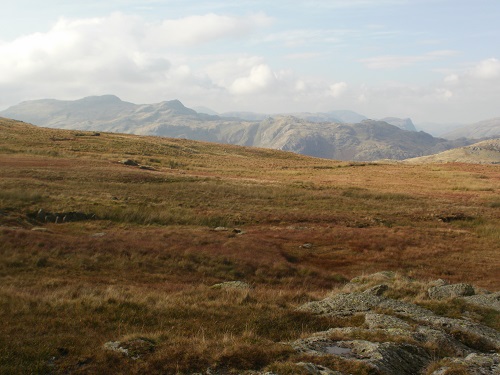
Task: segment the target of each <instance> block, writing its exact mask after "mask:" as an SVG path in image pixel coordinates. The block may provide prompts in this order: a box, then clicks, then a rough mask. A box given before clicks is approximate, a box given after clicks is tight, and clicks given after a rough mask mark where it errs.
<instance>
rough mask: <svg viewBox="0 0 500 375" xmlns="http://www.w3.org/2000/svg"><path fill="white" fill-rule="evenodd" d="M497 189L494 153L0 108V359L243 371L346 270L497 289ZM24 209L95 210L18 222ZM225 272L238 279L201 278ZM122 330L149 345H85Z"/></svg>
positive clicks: (263, 357)
mask: <svg viewBox="0 0 500 375" xmlns="http://www.w3.org/2000/svg"><path fill="white" fill-rule="evenodd" d="M127 158H130V159H134V160H137V161H138V162H140V163H141V164H142V165H148V166H151V167H153V168H154V170H145V169H140V168H139V167H132V166H126V165H123V164H121V163H119V161H120V160H123V159H127ZM499 191H500V167H499V166H485V165H467V164H446V165H399V164H398V165H392V164H391V165H383V164H357V163H340V162H335V161H331V160H322V159H314V158H307V157H303V156H299V155H295V154H291V153H283V152H278V151H273V150H264V149H251V148H242V147H236V146H230V145H215V144H209V143H200V142H192V141H187V140H173V139H162V138H156V137H137V136H132V135H121V134H108V133H102V134H101V135H100V136H93V135H92V133H85V132H83V133H82V132H76V131H63V130H53V129H41V128H36V127H33V126H30V125H27V124H23V123H17V122H14V121H10V120H1V119H0V279H1V283H0V305H1V308H0V318H1V319H2V322H3V323H4V324H2V325H1V327H2V328H0V348H2V349H0V373H12V372H20V373H29V372H35V373H43V372H55V373H59V372H60V373H63V372H65V371H69V372H71V373H103V369H109V368H113V369H114V370H115V371H116V373H134V372H141V371H142V372H147V373H154V372H163V373H176V372H179V373H182V372H189V371H201V370H203V369H206V368H207V367H208V366H212V367H214V366H215V367H218V368H235V369H248V368H261V367H263V366H265V365H267V364H269V363H272V362H273V361H276V360H277V359H279V358H285V357H287V356H290V355H291V354H290V353H289V351H288V349H287V348H286V347H284V346H282V345H279V344H277V342H279V341H280V340H287V339H291V338H297V337H298V336H300V334H303V333H308V332H314V331H317V330H319V329H322V328H329V327H331V326H332V325H339V324H340V325H341V324H342V322H339V321H336V322H331V321H325V320H323V319H319V318H312V317H309V316H305V315H303V314H298V313H295V312H293V308H294V307H295V306H297V305H299V304H301V303H303V302H305V301H308V300H312V299H315V298H319V297H320V296H323V294H324V292H325V290H329V289H331V288H333V287H335V286H337V285H339V283H340V282H342V281H343V280H345V278H350V277H353V276H355V275H358V274H361V273H371V272H375V271H379V270H396V271H399V272H401V273H404V274H407V275H410V276H414V277H420V278H445V279H448V280H450V281H452V282H454V281H466V282H472V283H474V284H476V285H479V286H483V287H487V288H491V289H498V287H499V286H500V280H499V279H498V268H499V265H500V259H499V258H500V252H499V250H500V245H499V243H500V216H499V211H498V210H499V207H500V199H499V198H498V196H499V195H498V193H499ZM40 208H42V209H44V210H45V211H47V212H69V211H81V212H85V213H92V214H95V215H96V216H97V217H98V220H93V221H85V222H75V223H64V224H51V223H49V224H41V223H35V222H33V221H30V219H28V218H27V215H28V214H30V213H35V212H37V211H38V210H39V209H40ZM34 225H36V226H43V227H44V228H45V229H46V230H47V231H33V230H30V229H31V228H32V227H33V226H34ZM217 226H226V227H229V228H231V229H232V228H234V227H237V228H239V229H241V230H243V231H244V233H243V234H241V235H239V234H235V233H233V232H232V231H231V230H229V231H214V230H212V229H213V228H215V227H217ZM305 243H310V244H312V246H302V245H304V244H305ZM226 280H244V281H247V282H250V283H252V284H253V285H254V286H255V289H253V290H252V291H250V292H248V291H217V290H213V289H210V288H209V286H210V285H212V284H213V283H216V282H220V281H226ZM134 336H145V337H149V338H150V339H152V340H154V341H155V342H156V343H157V349H156V350H155V352H154V353H153V354H150V355H148V357H147V358H146V359H144V360H142V359H141V360H138V361H132V360H124V359H123V358H122V357H121V356H120V355H119V354H114V353H111V352H107V351H104V350H102V345H103V344H104V343H105V342H107V341H111V340H123V339H125V338H128V337H134Z"/></svg>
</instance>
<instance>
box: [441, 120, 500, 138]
mask: <svg viewBox="0 0 500 375" xmlns="http://www.w3.org/2000/svg"><path fill="white" fill-rule="evenodd" d="M498 137H500V117H497V118H493V119H490V120H485V121H480V122H477V123H475V124H472V125H467V126H464V127H461V128H459V129H456V130H453V131H451V132H448V133H446V134H443V138H446V139H458V138H470V139H483V138H498Z"/></svg>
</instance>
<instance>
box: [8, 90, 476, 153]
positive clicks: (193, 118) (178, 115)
mask: <svg viewBox="0 0 500 375" xmlns="http://www.w3.org/2000/svg"><path fill="white" fill-rule="evenodd" d="M0 115H1V116H5V117H9V118H13V119H17V120H22V121H26V122H31V123H34V124H36V125H39V126H45V127H51V128H60V129H75V130H87V131H107V132H118V133H130V134H140V135H155V136H164V137H174V138H186V139H192V140H199V141H209V142H217V143H228V144H236V145H244V146H255V147H266V148H272V149H277V150H286V151H291V152H297V153H301V154H304V155H309V156H315V157H322V158H330V159H337V160H354V161H373V160H378V159H398V160H400V159H406V158H412V157H418V156H422V155H429V154H434V153H437V152H441V151H444V150H447V149H450V148H455V147H459V146H464V145H467V144H470V142H468V141H467V140H458V141H447V140H445V139H442V138H434V137H432V136H430V135H429V134H426V133H423V132H416V131H413V130H414V127H413V123H412V122H411V120H409V119H405V120H402V119H397V118H388V119H387V121H388V122H392V123H393V124H395V126H392V125H389V124H388V123H387V122H384V121H373V120H362V121H361V122H359V123H343V122H341V123H339V122H332V121H334V120H335V118H336V117H338V118H340V119H341V121H347V120H350V121H354V120H360V119H362V118H363V117H362V116H360V115H358V114H356V113H354V112H350V111H333V112H330V113H326V114H298V115H297V116H279V115H277V116H273V117H268V116H266V117H265V118H260V117H252V116H255V115H254V114H250V115H251V116H250V115H248V116H246V118H249V119H250V120H252V121H247V120H241V119H238V118H236V117H234V116H237V115H241V116H244V115H245V114H241V113H233V114H231V116H233V117H219V116H216V115H208V114H203V113H198V112H196V111H194V110H192V109H189V108H187V107H185V106H184V105H183V104H182V103H181V102H179V101H178V100H172V101H167V102H162V103H156V104H147V105H137V104H132V103H127V102H123V101H121V100H120V99H119V98H117V97H116V96H112V95H106V96H101V97H88V98H84V99H80V100H76V101H56V100H39V101H29V102H24V103H21V104H19V105H17V106H14V107H11V108H9V109H7V110H5V111H3V112H0ZM402 128H403V129H402ZM404 128H406V129H404Z"/></svg>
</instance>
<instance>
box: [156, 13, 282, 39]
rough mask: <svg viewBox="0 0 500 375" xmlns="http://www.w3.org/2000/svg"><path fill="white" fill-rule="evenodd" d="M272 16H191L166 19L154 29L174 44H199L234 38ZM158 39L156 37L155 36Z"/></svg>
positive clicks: (263, 22)
mask: <svg viewBox="0 0 500 375" xmlns="http://www.w3.org/2000/svg"><path fill="white" fill-rule="evenodd" d="M271 23H272V18H270V17H268V16H266V15H265V14H263V13H257V14H252V15H250V16H248V17H231V16H221V15H217V14H213V13H210V14H206V15H203V16H189V17H186V18H181V19H177V20H165V21H163V22H162V24H161V25H160V26H159V27H158V28H157V29H156V30H154V32H155V34H156V33H158V34H157V35H161V36H162V39H163V40H164V42H166V43H168V44H173V45H180V46H183V45H186V44H187V45H197V44H202V43H206V42H209V41H212V40H216V39H220V38H234V37H236V36H241V35H244V34H247V33H249V32H251V31H253V30H255V29H256V28H260V27H266V26H269V25H270V24H271ZM155 39H156V37H155Z"/></svg>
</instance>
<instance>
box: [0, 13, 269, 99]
mask: <svg viewBox="0 0 500 375" xmlns="http://www.w3.org/2000/svg"><path fill="white" fill-rule="evenodd" d="M270 22H271V19H270V18H269V17H267V16H266V15H265V14H260V13H259V14H251V15H248V16H246V17H232V16H227V15H224V16H220V15H216V14H212V13H211V14H207V15H202V16H191V17H186V18H180V19H175V20H164V21H162V22H156V23H150V22H147V21H146V20H145V19H143V18H141V17H138V16H131V15H125V14H122V13H113V14H111V15H109V16H107V17H96V18H85V19H66V18H61V19H60V20H59V21H58V22H57V23H56V24H54V26H53V27H52V28H51V29H50V30H48V31H47V32H44V33H40V32H39V33H33V34H30V35H26V36H23V37H20V38H17V39H15V40H12V41H10V42H0V55H1V56H2V59H0V84H1V85H2V87H10V88H13V90H12V91H10V92H9V94H8V95H7V94H6V93H4V92H1V93H0V107H2V106H5V105H12V104H15V103H17V102H18V101H21V100H27V99H33V98H39V97H73V98H75V97H79V96H82V95H93V94H98V93H115V94H118V95H126V96H128V97H130V99H131V100H132V99H135V100H140V101H146V100H159V99H163V98H165V97H167V98H172V97H178V96H181V95H183V94H184V95H185V96H189V95H193V93H195V94H196V95H199V96H200V97H201V96H203V95H205V96H206V95H209V94H211V93H213V92H214V91H216V92H218V93H220V92H222V91H224V89H223V88H222V87H220V86H219V85H218V83H217V82H216V81H213V80H212V79H211V77H210V76H209V74H208V72H207V71H206V70H205V67H203V66H202V67H197V68H196V69H195V68H194V65H196V64H195V63H194V60H196V59H199V58H200V54H198V53H197V51H196V48H198V47H200V46H203V45H204V44H207V45H208V44H209V43H217V42H218V41H222V40H225V39H227V38H233V39H234V38H243V37H246V36H247V35H250V34H251V33H252V32H254V31H255V30H260V29H261V28H263V27H265V26H267V25H268V24H269V23H270ZM236 74H240V75H241V69H236V73H235V76H236ZM258 74H259V73H258V72H256V73H254V74H253V75H252V76H251V77H250V78H249V79H250V81H252V80H253V81H254V85H258V84H259V80H258V79H257V76H258ZM234 78H235V77H231V78H230V80H229V81H231V82H232V80H234ZM2 91H3V90H2ZM203 91H204V94H202V92H203ZM226 91H227V89H226Z"/></svg>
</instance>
